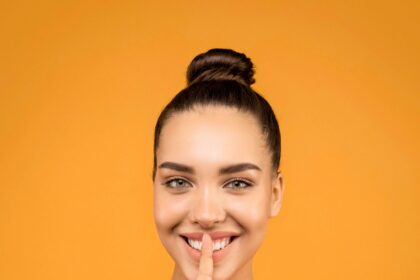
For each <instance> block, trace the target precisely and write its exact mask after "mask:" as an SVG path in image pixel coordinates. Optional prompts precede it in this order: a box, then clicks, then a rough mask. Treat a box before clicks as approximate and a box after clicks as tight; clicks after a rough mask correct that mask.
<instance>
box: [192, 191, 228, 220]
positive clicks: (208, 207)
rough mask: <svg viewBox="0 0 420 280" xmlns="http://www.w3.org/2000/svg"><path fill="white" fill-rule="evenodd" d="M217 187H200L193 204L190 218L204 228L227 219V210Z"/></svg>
mask: <svg viewBox="0 0 420 280" xmlns="http://www.w3.org/2000/svg"><path fill="white" fill-rule="evenodd" d="M221 198H222V197H221V196H220V195H219V194H218V192H217V187H214V186H203V187H201V188H200V187H199V188H198V189H197V191H196V193H195V196H194V198H193V199H194V202H193V203H192V204H191V206H192V207H191V210H190V219H191V222H192V223H194V224H199V225H200V226H201V227H202V228H212V227H214V226H215V225H216V224H219V223H221V222H223V221H224V220H225V217H226V212H225V209H224V206H223V201H222V199H221Z"/></svg>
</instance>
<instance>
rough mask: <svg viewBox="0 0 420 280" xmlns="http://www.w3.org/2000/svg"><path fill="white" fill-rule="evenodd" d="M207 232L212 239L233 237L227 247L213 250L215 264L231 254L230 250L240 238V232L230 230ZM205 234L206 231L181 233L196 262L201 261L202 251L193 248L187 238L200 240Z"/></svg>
mask: <svg viewBox="0 0 420 280" xmlns="http://www.w3.org/2000/svg"><path fill="white" fill-rule="evenodd" d="M207 234H208V235H210V237H211V239H212V240H218V239H223V238H227V237H232V238H233V239H232V240H231V242H230V243H229V245H227V246H226V247H225V248H223V249H221V250H218V251H213V254H212V258H213V262H214V263H215V264H217V263H218V262H220V261H221V260H223V259H224V258H225V257H226V256H227V255H228V254H229V252H230V251H231V250H232V248H233V247H234V246H235V244H236V243H237V240H236V239H238V237H239V234H237V233H234V232H228V231H217V232H207ZM203 235H204V232H189V233H183V234H180V239H181V240H182V243H184V247H185V249H186V251H187V253H188V255H189V256H190V257H191V258H192V259H193V260H194V261H195V262H196V263H199V262H200V258H201V251H199V250H196V249H194V248H192V247H191V246H190V245H189V244H188V243H187V242H186V240H185V238H190V239H193V240H200V241H201V240H202V238H203Z"/></svg>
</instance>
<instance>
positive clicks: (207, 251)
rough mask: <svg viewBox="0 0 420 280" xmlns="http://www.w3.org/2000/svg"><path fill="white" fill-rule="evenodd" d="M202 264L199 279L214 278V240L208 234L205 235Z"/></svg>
mask: <svg viewBox="0 0 420 280" xmlns="http://www.w3.org/2000/svg"><path fill="white" fill-rule="evenodd" d="M201 244H202V246H201V258H200V265H199V267H198V277H197V280H211V279H213V257H212V255H213V242H212V240H211V237H210V236H209V235H208V234H206V233H205V234H204V235H203V239H202V243H201Z"/></svg>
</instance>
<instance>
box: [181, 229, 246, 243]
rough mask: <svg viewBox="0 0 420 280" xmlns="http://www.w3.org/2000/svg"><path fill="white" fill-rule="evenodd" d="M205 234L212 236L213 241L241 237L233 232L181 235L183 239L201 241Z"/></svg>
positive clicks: (188, 233)
mask: <svg viewBox="0 0 420 280" xmlns="http://www.w3.org/2000/svg"><path fill="white" fill-rule="evenodd" d="M204 233H207V234H208V235H210V237H211V239H212V240H217V239H223V238H227V237H236V236H239V234H237V233H235V232H231V231H213V232H187V233H182V234H180V235H181V236H183V237H187V238H189V239H193V240H200V241H201V240H202V239H203V235H204Z"/></svg>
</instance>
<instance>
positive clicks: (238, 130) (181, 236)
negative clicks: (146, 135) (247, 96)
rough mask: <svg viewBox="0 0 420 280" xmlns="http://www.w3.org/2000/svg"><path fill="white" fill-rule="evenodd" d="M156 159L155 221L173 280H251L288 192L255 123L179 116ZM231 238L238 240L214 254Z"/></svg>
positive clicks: (228, 115)
mask: <svg viewBox="0 0 420 280" xmlns="http://www.w3.org/2000/svg"><path fill="white" fill-rule="evenodd" d="M156 156H157V171H156V177H155V180H154V217H155V222H156V225H157V230H158V233H159V236H160V239H161V241H162V243H163V245H164V246H165V248H166V250H167V251H168V253H169V254H170V256H171V257H172V258H173V260H174V261H175V267H174V271H173V274H172V280H197V279H198V280H200V279H201V280H203V279H206V280H209V279H212V280H227V279H229V280H250V279H252V278H253V276H252V258H253V256H254V254H255V253H256V251H257V250H258V248H259V246H260V245H261V242H262V240H263V238H264V235H265V232H266V229H267V224H268V220H269V219H270V218H271V217H274V216H276V215H277V213H278V212H279V210H280V205H281V198H282V193H283V184H282V175H281V173H280V172H276V170H273V169H272V162H271V154H270V151H269V150H268V148H267V142H266V139H265V137H264V135H263V134H262V133H261V127H260V124H259V123H258V122H257V120H256V119H255V117H254V116H253V115H250V114H247V113H244V112H238V111H237V110H236V109H233V108H228V107H223V106H205V107H196V108H194V110H190V111H186V112H182V113H178V114H176V115H174V116H172V117H171V118H170V119H169V120H168V122H167V123H166V125H165V127H164V128H163V130H162V132H161V139H160V144H159V149H158V150H157V154H156ZM186 235H190V236H188V237H186ZM226 236H229V237H234V239H233V238H229V243H228V245H227V244H226V243H225V245H223V246H224V247H226V248H224V249H223V250H222V249H221V247H219V248H217V249H214V250H215V251H213V246H216V245H220V242H221V241H219V240H222V239H223V238H225V237H226ZM187 239H188V240H187ZM212 239H213V240H212ZM191 240H193V241H194V242H196V243H195V244H191V243H189V242H193V241H191ZM198 242H200V243H201V242H202V244H203V245H202V246H201V248H200V249H201V250H199V249H198V248H196V247H197V246H198V245H197V243H198ZM216 243H218V244H216ZM193 245H194V246H193ZM200 251H201V252H200Z"/></svg>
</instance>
